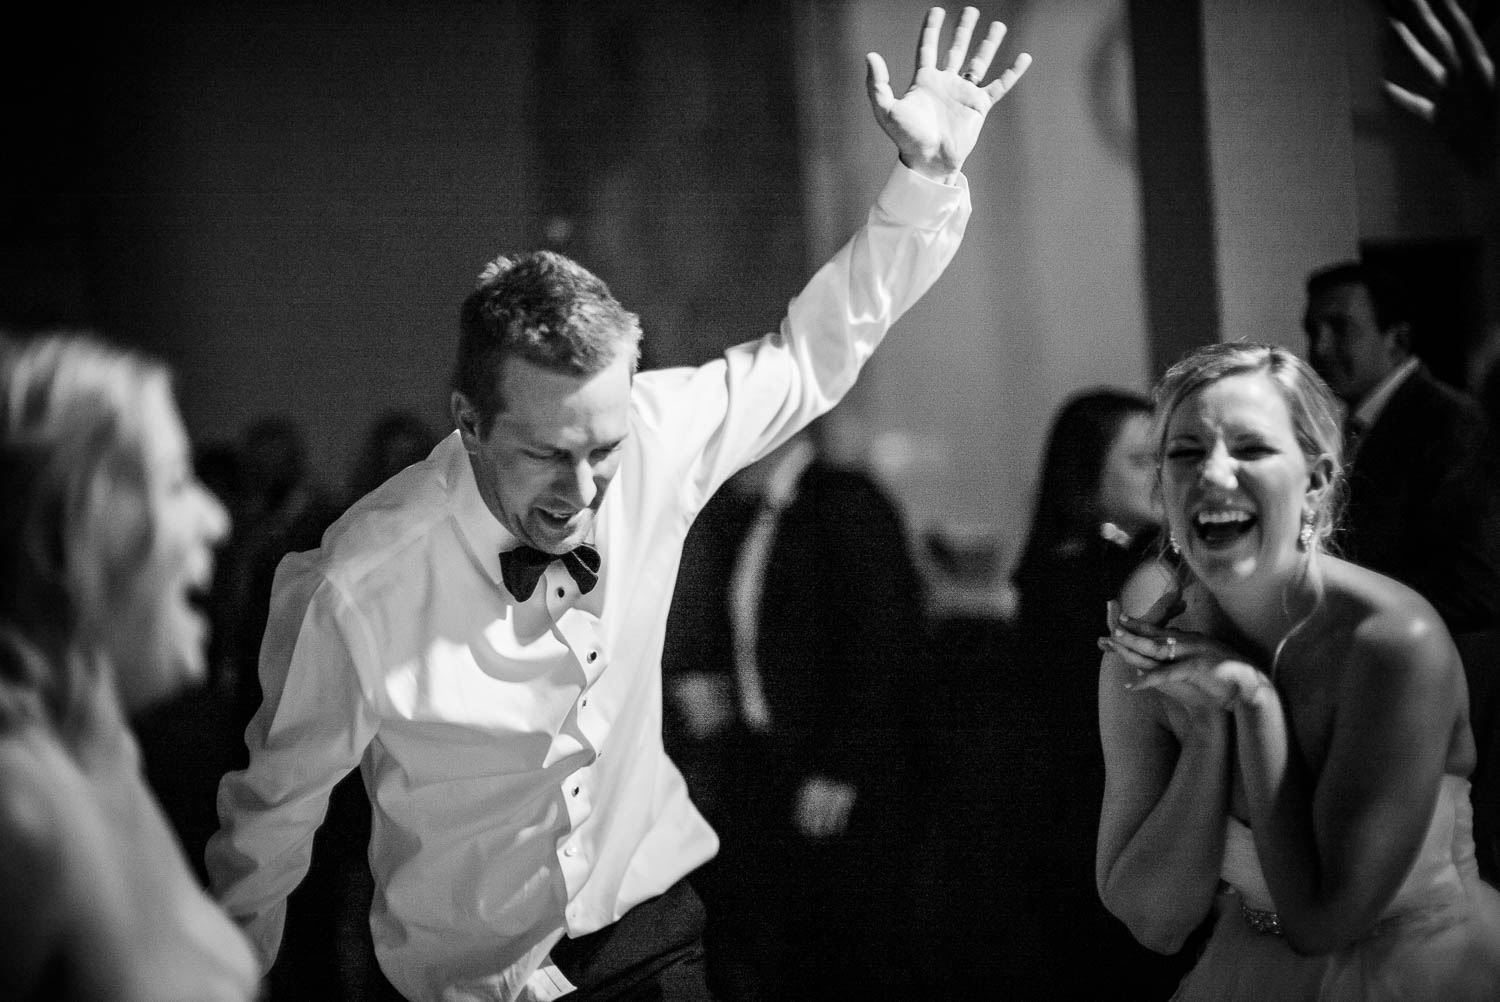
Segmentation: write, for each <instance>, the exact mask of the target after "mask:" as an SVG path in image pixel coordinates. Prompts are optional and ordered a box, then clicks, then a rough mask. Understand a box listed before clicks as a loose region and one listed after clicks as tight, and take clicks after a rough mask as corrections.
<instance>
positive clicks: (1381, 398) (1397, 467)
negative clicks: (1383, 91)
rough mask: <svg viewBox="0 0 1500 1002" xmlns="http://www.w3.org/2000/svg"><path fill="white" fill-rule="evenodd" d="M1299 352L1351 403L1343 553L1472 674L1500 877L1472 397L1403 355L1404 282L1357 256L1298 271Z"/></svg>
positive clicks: (1487, 604)
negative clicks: (1407, 589)
mask: <svg viewBox="0 0 1500 1002" xmlns="http://www.w3.org/2000/svg"><path fill="white" fill-rule="evenodd" d="M1303 328H1304V330H1305V331H1306V332H1307V341H1308V357H1309V361H1310V362H1311V363H1312V366H1313V368H1314V369H1316V370H1317V371H1318V374H1319V375H1321V376H1322V377H1323V379H1324V380H1326V381H1327V383H1328V385H1329V387H1330V388H1331V389H1332V390H1333V392H1334V393H1336V394H1338V396H1339V397H1340V398H1341V399H1343V401H1344V402H1345V403H1346V404H1347V405H1348V408H1349V410H1348V415H1347V417H1346V418H1345V453H1346V454H1345V457H1344V461H1345V463H1346V465H1347V466H1348V468H1349V475H1348V491H1349V494H1348V509H1347V512H1346V514H1345V518H1344V526H1345V527H1344V532H1343V534H1342V536H1341V537H1340V544H1341V546H1342V548H1343V551H1344V554H1345V555H1346V556H1348V557H1349V558H1350V559H1351V560H1353V561H1354V562H1356V563H1358V564H1362V565H1364V566H1366V567H1370V568H1373V569H1374V570H1377V571H1380V572H1381V573H1383V574H1388V575H1390V576H1391V577H1393V578H1396V579H1397V580H1400V581H1403V582H1405V583H1406V584H1408V585H1410V586H1411V587H1412V588H1414V589H1416V590H1417V591H1418V592H1420V593H1421V594H1422V596H1423V597H1424V598H1426V599H1427V600H1428V601H1429V602H1431V603H1432V605H1433V607H1434V608H1436V609H1437V611H1438V613H1439V614H1440V615H1441V616H1442V617H1443V620H1444V622H1446V623H1447V624H1448V629H1449V631H1450V632H1451V633H1452V634H1453V638H1454V641H1455V642H1456V644H1457V646H1458V648H1459V653H1460V654H1461V655H1462V656H1463V659H1464V668H1465V672H1466V676H1467V679H1468V683H1469V703H1470V706H1469V714H1470V720H1471V722H1472V724H1473V728H1474V737H1475V740H1476V742H1477V743H1478V745H1479V756H1480V758H1479V765H1478V768H1476V770H1475V772H1474V776H1473V783H1474V788H1473V789H1474V795H1473V800H1474V812H1475V843H1476V853H1477V855H1478V858H1479V865H1480V870H1481V872H1482V873H1483V874H1484V876H1486V877H1487V878H1489V879H1491V880H1493V879H1495V878H1496V877H1497V876H1500V867H1497V861H1500V852H1497V848H1500V740H1497V739H1500V728H1497V726H1496V719H1495V717H1496V713H1497V711H1500V671H1497V668H1500V666H1497V663H1496V661H1495V653H1496V652H1497V651H1500V477H1497V476H1496V472H1495V469H1494V459H1493V456H1494V452H1493V450H1492V447H1491V445H1490V431H1489V429H1488V427H1487V425H1486V422H1485V418H1484V415H1483V411H1482V410H1481V409H1480V407H1479V405H1478V404H1477V403H1476V402H1475V401H1474V400H1472V399H1470V398H1469V397H1467V396H1465V395H1463V394H1461V393H1459V392H1458V391H1457V390H1454V389H1452V388H1451V387H1449V386H1446V385H1445V384H1443V383H1441V382H1439V381H1438V380H1436V379H1435V378H1433V376H1432V375H1431V373H1429V372H1428V371H1427V369H1426V367H1424V366H1423V365H1422V363H1421V362H1420V361H1419V360H1418V359H1417V358H1416V356H1414V355H1413V354H1412V352H1411V343H1410V342H1411V317H1410V313H1409V312H1408V309H1407V304H1406V302H1405V301H1404V297H1403V296H1402V294H1401V290H1400V288H1399V286H1397V285H1396V283H1395V282H1394V281H1393V280H1392V279H1391V278H1390V277H1389V276H1388V275H1386V274H1384V273H1383V272H1381V271H1379V270H1378V269H1375V268H1372V267H1370V266H1368V265H1365V264H1361V263H1358V262H1348V263H1344V264H1338V265H1333V266H1331V267H1328V268H1324V269H1321V270H1319V271H1317V272H1314V273H1313V274H1312V275H1311V276H1310V277H1309V278H1308V280H1307V309H1306V313H1305V314H1304V318H1303Z"/></svg>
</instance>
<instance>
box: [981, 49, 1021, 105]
mask: <svg viewBox="0 0 1500 1002" xmlns="http://www.w3.org/2000/svg"><path fill="white" fill-rule="evenodd" d="M1030 65H1031V53H1029V52H1023V53H1021V54H1020V55H1019V56H1017V57H1016V61H1015V62H1014V63H1012V64H1011V67H1010V69H1008V70H1006V71H1005V72H1004V73H1002V74H1000V76H998V77H997V78H995V79H994V80H992V81H991V82H990V85H989V86H988V87H986V88H985V89H984V90H985V93H987V94H989V96H990V103H991V104H993V103H995V102H996V101H998V100H1000V99H1001V98H1002V97H1004V96H1005V95H1006V94H1007V93H1008V92H1009V91H1010V89H1011V88H1012V87H1014V86H1015V85H1016V81H1017V80H1019V79H1021V75H1022V74H1024V73H1025V72H1026V67H1028V66H1030Z"/></svg>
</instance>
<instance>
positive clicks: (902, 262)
mask: <svg viewBox="0 0 1500 1002" xmlns="http://www.w3.org/2000/svg"><path fill="white" fill-rule="evenodd" d="M970 209H971V206H970V202H969V188H968V182H967V180H966V179H964V178H963V176H962V175H960V176H959V178H958V182H957V183H956V184H952V185H949V184H942V183H940V182H937V181H933V180H931V179H929V178H926V177H924V176H922V175H921V174H918V173H916V172H915V171H912V170H910V169H909V168H907V167H906V166H904V165H902V164H900V163H899V162H898V163H897V166H896V168H895V170H894V172H893V173H892V175H891V177H890V180H889V181H887V183H886V185H885V187H884V189H883V190H882V191H881V193H880V197H879V198H878V199H877V200H876V203H875V205H874V207H872V208H871V210H870V213H869V216H868V218H867V220H866V222H865V225H864V226H863V227H861V229H860V230H859V231H858V232H857V233H856V234H855V235H854V236H853V237H852V238H850V240H849V242H848V243H846V244H845V245H844V246H843V247H842V248H840V250H839V251H838V253H837V254H835V255H834V256H833V258H832V259H831V260H830V261H828V263H826V264H825V265H823V267H822V268H820V269H819V270H818V272H817V274H816V275H814V276H813V278H812V279H811V281H809V282H808V283H807V285H806V287H805V288H803V290H802V292H801V293H800V294H798V295H797V297H796V298H794V299H793V300H792V301H791V303H790V305H789V306H788V307H787V314H786V317H785V318H784V319H783V320H782V323H781V328H780V329H779V330H778V331H776V332H774V333H771V334H767V335H766V336H764V337H762V338H761V339H759V340H757V341H752V342H749V343H747V344H742V345H739V346H737V347H734V348H731V349H729V350H728V351H727V352H725V354H724V356H723V357H722V358H719V359H716V360H714V361H713V362H710V363H708V364H707V365H704V366H701V367H699V368H697V369H678V370H662V371H658V372H650V373H642V374H641V377H640V381H641V383H640V387H639V388H640V390H641V391H642V392H640V393H639V394H638V395H637V400H638V401H639V402H640V403H639V406H640V407H641V408H642V411H643V413H642V417H643V419H644V421H645V423H646V424H647V425H648V426H653V427H656V428H659V429H662V430H663V433H664V434H667V435H670V436H671V437H672V440H673V445H674V448H675V451H676V452H677V454H678V455H679V456H682V457H685V459H686V461H687V463H688V466H687V468H686V469H682V470H679V471H676V472H677V474H678V475H679V479H678V480H677V482H679V483H682V484H684V485H685V487H686V489H687V490H688V492H689V493H688V495H687V497H686V504H687V506H688V508H689V509H690V510H692V511H697V510H698V509H699V508H701V507H702V505H703V503H704V502H705V501H706V500H707V499H708V498H709V497H710V496H711V495H712V494H713V493H714V491H716V490H717V489H718V488H719V487H720V485H722V484H723V483H724V481H725V480H727V479H728V478H729V477H730V476H731V475H733V474H734V472H735V471H736V470H739V469H740V468H742V467H744V466H746V465H748V464H750V463H752V462H754V461H755V460H757V459H760V458H761V457H763V456H765V455H767V454H769V453H770V452H772V451H773V450H775V449H776V448H777V447H778V446H780V445H782V444H783V443H785V442H786V441H787V440H788V439H790V438H791V437H792V436H793V435H795V434H796V433H797V432H798V431H799V430H801V429H802V428H803V427H804V426H806V425H807V424H808V423H809V422H810V421H812V420H813V419H814V418H816V417H818V416H819V415H821V414H823V413H825V412H826V411H828V410H829V409H830V408H832V407H833V405H834V404H836V403H838V401H839V400H840V399H841V398H842V397H843V396H844V394H845V393H847V392H848V391H849V388H850V387H851V386H853V385H854V381H855V379H856V377H857V376H858V375H859V370H860V368H861V367H862V366H863V365H864V363H865V361H866V360H867V359H868V358H869V357H870V355H871V353H872V352H874V350H875V348H876V346H878V345H879V344H880V342H881V340H882V339H883V338H884V337H885V335H886V332H887V331H889V330H890V328H891V325H892V324H894V323H895V322H896V321H897V319H899V318H900V317H901V315H902V314H903V313H905V312H906V310H907V309H908V308H910V307H911V305H912V304H913V303H915V302H916V301H917V300H918V299H920V298H921V297H922V295H923V294H924V293H925V292H926V291H927V290H928V289H929V288H931V286H932V284H933V283H934V282H935V281H937V279H938V276H940V275H941V274H942V273H943V270H944V269H945V268H946V267H947V266H948V262H949V261H951V260H952V258H953V255H954V254H955V253H956V252H957V250H958V246H959V243H960V242H961V240H962V239H963V232H964V228H965V226H966V225H967V223H968V219H969V214H970Z"/></svg>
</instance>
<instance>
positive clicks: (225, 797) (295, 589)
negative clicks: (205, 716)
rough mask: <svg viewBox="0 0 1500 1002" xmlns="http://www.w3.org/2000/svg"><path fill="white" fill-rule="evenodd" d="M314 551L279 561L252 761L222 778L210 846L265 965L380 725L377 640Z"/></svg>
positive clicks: (215, 878) (221, 890)
mask: <svg viewBox="0 0 1500 1002" xmlns="http://www.w3.org/2000/svg"><path fill="white" fill-rule="evenodd" d="M315 557H316V553H315V552H314V553H306V554H292V555H291V556H288V557H287V558H286V559H285V560H283V561H282V564H281V566H280V568H279V569H278V570H277V572H276V580H275V584H274V586H273V589H272V595H271V610H270V617H269V619H268V625H267V629H266V635H265V639H264V641H263V643H262V646H261V654H260V680H261V689H262V693H263V698H262V702H261V706H260V709H259V710H258V711H257V712H256V714H255V716H254V718H253V719H252V720H251V721H250V725H249V727H248V728H246V731H245V744H246V746H247V747H248V748H249V751H250V764H249V766H248V767H246V768H245V769H244V770H241V771H239V772H232V773H229V774H228V775H226V776H225V777H224V779H223V780H222V782H221V783H220V785H219V795H218V812H219V824H220V827H219V831H218V832H217V833H216V834H215V835H214V836H213V838H211V839H210V840H209V843H208V847H207V850H206V854H205V855H206V859H205V861H206V863H207V867H208V875H209V880H210V883H211V885H212V888H213V891H214V894H215V895H216V896H217V897H218V899H219V901H220V903H221V904H222V905H223V906H224V908H225V910H227V911H228V912H229V914H230V915H231V916H232V917H233V918H234V919H235V920H236V921H237V922H239V923H240V924H241V926H242V927H243V928H244V929H245V931H246V933H247V934H248V935H249V936H250V938H251V940H252V941H253V942H254V943H255V946H256V948H257V950H259V952H260V954H261V958H262V960H263V962H264V964H265V967H266V969H269V968H270V966H271V964H272V963H273V962H274V961H275V959H276V953H277V950H278V949H279V947H280V943H281V933H282V926H283V923H284V921H285V918H286V899H287V896H288V895H289V894H291V892H292V891H293V890H294V889H295V888H296V886H297V885H298V884H299V883H301V881H302V878H303V877H304V876H305V875H306V873H307V868H308V863H309V861H310V859H311V857H312V843H313V836H314V834H315V833H316V832H317V828H318V826H319V825H320V824H321V823H322V821H323V816H324V814H325V812H326V811H327V808H328V796H329V793H330V791H331V790H332V789H333V786H334V784H336V783H337V782H338V781H339V780H340V779H341V778H343V777H344V776H345V775H346V774H347V773H348V772H349V771H350V770H351V769H354V768H355V767H356V766H358V765H359V761H360V758H361V757H362V755H363V754H364V750H365V748H366V746H368V745H369V743H370V741H371V740H372V739H373V738H374V735H375V728H376V716H375V713H374V712H373V709H372V707H371V705H370V703H369V702H368V701H367V700H366V698H365V696H364V694H363V690H362V687H361V686H360V684H359V674H358V667H357V666H358V663H359V662H360V661H361V660H363V661H364V662H365V663H371V660H370V658H371V652H372V651H373V645H372V643H371V641H370V637H369V634H368V631H367V630H366V628H365V624H364V621H363V619H362V618H361V617H360V616H359V613H358V611H357V610H356V609H355V608H354V607H353V606H352V605H350V604H349V602H348V601H347V600H346V598H345V597H344V595H343V594H342V593H341V592H340V591H339V590H338V589H337V588H336V587H335V586H334V584H333V583H332V582H331V581H329V580H328V579H327V578H326V577H325V575H324V574H323V573H322V571H321V569H320V566H319V565H318V564H317V562H316V560H315Z"/></svg>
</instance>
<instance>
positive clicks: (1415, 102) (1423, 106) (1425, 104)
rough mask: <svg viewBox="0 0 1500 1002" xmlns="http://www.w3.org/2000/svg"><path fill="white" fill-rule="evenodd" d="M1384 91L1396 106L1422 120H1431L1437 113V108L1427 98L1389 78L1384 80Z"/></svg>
mask: <svg viewBox="0 0 1500 1002" xmlns="http://www.w3.org/2000/svg"><path fill="white" fill-rule="evenodd" d="M1385 93H1386V96H1387V97H1389V98H1390V99H1391V100H1392V101H1394V102H1395V104H1396V106H1397V107H1398V108H1400V109H1402V110H1403V111H1408V112H1410V113H1411V114H1413V115H1416V116H1417V117H1418V118H1420V119H1421V120H1422V121H1424V122H1431V121H1432V120H1433V118H1434V117H1435V116H1436V114H1437V109H1436V108H1435V107H1434V105H1433V103H1432V102H1431V101H1429V100H1428V99H1427V98H1425V97H1423V96H1422V95H1420V94H1416V93H1413V92H1412V91H1409V90H1407V89H1406V88H1405V87H1402V86H1401V85H1399V84H1393V83H1391V82H1390V81H1389V80H1387V81H1385Z"/></svg>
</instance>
